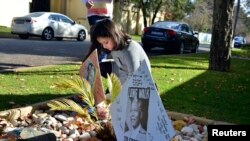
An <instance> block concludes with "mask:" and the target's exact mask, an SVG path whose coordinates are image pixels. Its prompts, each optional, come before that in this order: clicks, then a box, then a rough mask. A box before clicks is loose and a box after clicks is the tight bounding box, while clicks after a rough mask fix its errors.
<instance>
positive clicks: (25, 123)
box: [0, 102, 229, 141]
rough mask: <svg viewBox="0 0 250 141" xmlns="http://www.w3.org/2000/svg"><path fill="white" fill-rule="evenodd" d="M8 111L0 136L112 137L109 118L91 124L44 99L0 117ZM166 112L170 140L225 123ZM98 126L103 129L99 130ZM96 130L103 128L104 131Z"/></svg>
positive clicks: (203, 134) (198, 139) (198, 138)
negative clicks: (170, 127)
mask: <svg viewBox="0 0 250 141" xmlns="http://www.w3.org/2000/svg"><path fill="white" fill-rule="evenodd" d="M10 114H12V116H10V117H11V119H8V120H9V121H7V120H5V119H4V118H0V139H8V140H17V139H28V138H37V140H41V139H42V138H43V139H44V138H46V139H48V138H49V139H50V140H55V139H56V140H61V141H66V140H67V141H71V140H80V141H86V140H103V141H105V140H106V141H107V140H108V141H115V140H116V138H115V136H114V131H113V130H112V126H111V124H110V121H108V120H99V121H96V122H95V123H89V122H88V121H87V120H86V119H85V118H83V117H79V116H77V115H76V114H75V113H74V112H67V111H66V112H65V111H64V112H58V111H50V110H49V109H48V106H47V102H43V103H38V104H35V105H32V106H27V107H22V108H17V109H11V110H7V111H2V112H0V116H1V117H4V116H5V117H6V116H7V115H10ZM168 115H169V117H170V118H171V119H172V121H173V126H174V128H175V130H176V136H175V137H174V138H173V141H179V140H184V141H185V140H192V141H206V140H207V130H206V127H207V125H209V124H229V123H225V122H220V121H214V120H209V119H204V118H200V117H196V116H192V115H187V114H182V113H176V112H168ZM100 128H103V129H102V130H100ZM107 129H108V130H107ZM99 131H105V133H104V132H99ZM28 133H30V134H28ZM31 133H33V135H32V134H31ZM49 133H53V134H52V135H51V134H49ZM53 135H54V136H55V137H53ZM51 136H52V137H51Z"/></svg>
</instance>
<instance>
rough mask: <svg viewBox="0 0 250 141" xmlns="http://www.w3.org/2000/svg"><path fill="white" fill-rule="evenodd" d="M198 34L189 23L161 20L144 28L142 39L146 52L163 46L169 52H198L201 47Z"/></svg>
mask: <svg viewBox="0 0 250 141" xmlns="http://www.w3.org/2000/svg"><path fill="white" fill-rule="evenodd" d="M196 34H198V33H194V32H193V30H192V28H191V26H189V25H188V24H187V23H183V22H170V21H159V22H156V23H154V24H152V25H151V26H149V27H146V28H144V33H143V35H142V38H141V41H142V45H143V48H144V50H145V51H146V52H149V51H151V49H152V48H154V47H161V48H164V49H165V51H166V52H167V53H178V54H182V53H183V52H184V51H186V50H190V51H191V52H193V53H196V52H197V50H198V47H199V40H198V38H197V37H196V36H195V35H196Z"/></svg>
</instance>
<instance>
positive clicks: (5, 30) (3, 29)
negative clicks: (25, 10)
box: [0, 26, 11, 35]
mask: <svg viewBox="0 0 250 141" xmlns="http://www.w3.org/2000/svg"><path fill="white" fill-rule="evenodd" d="M0 35H11V33H10V28H8V27H5V26H0Z"/></svg>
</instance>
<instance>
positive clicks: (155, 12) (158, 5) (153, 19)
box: [151, 1, 162, 24]
mask: <svg viewBox="0 0 250 141" xmlns="http://www.w3.org/2000/svg"><path fill="white" fill-rule="evenodd" d="M161 6H162V1H160V2H159V3H158V4H157V6H156V8H155V10H154V11H153V18H152V21H151V24H153V23H154V22H155V18H156V15H157V13H158V12H159V10H160V8H161Z"/></svg>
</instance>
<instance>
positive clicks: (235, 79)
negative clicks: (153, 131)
mask: <svg viewBox="0 0 250 141" xmlns="http://www.w3.org/2000/svg"><path fill="white" fill-rule="evenodd" d="M150 61H151V65H152V75H153V79H154V81H155V82H156V84H157V86H158V89H159V92H160V96H161V98H162V101H163V104H164V106H165V107H166V109H167V110H170V111H176V112H181V113H186V114H193V115H195V116H200V117H206V118H209V119H214V120H219V121H225V122H232V123H238V124H250V112H249V109H250V96H249V94H250V93H249V89H250V83H249V82H250V78H249V76H250V69H249V66H250V61H249V60H243V59H237V58H233V59H232V65H231V72H228V73H226V72H216V71H209V70H207V67H208V54H185V55H168V56H165V55H163V56H155V57H150ZM79 68H80V65H79V64H71V65H69V64H68V65H57V66H54V67H49V68H41V69H35V70H29V71H22V72H15V73H1V74H0V110H6V109H10V108H13V107H20V106H25V105H29V104H33V103H37V102H42V101H45V100H49V99H54V98H58V97H64V96H68V95H72V94H74V93H73V92H72V91H70V90H66V89H64V90H59V89H57V88H56V87H55V83H56V82H58V81H60V80H61V79H62V78H70V77H72V76H73V75H78V71H79Z"/></svg>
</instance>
